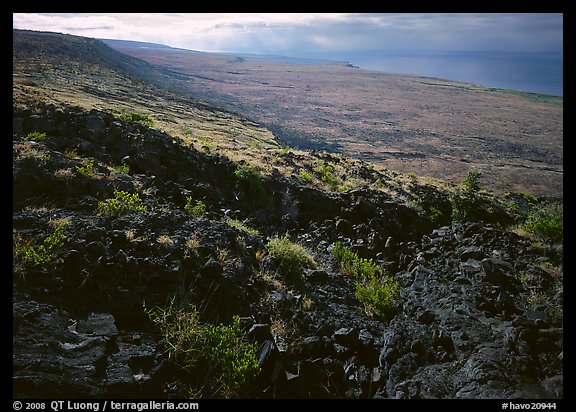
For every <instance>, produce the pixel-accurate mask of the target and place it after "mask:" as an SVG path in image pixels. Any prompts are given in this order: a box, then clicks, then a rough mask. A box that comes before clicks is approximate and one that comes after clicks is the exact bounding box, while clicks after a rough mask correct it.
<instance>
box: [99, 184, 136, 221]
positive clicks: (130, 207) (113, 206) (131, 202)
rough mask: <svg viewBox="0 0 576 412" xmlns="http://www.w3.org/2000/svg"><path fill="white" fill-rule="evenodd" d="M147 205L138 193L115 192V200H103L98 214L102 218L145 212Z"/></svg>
mask: <svg viewBox="0 0 576 412" xmlns="http://www.w3.org/2000/svg"><path fill="white" fill-rule="evenodd" d="M146 210H147V207H146V205H143V204H142V200H141V199H140V196H138V194H137V193H128V192H125V191H123V190H115V191H114V198H111V199H106V200H103V201H102V202H100V203H98V208H97V209H96V213H97V214H98V215H101V216H119V215H123V214H126V213H130V212H144V211H146Z"/></svg>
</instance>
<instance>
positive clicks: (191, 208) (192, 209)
mask: <svg viewBox="0 0 576 412" xmlns="http://www.w3.org/2000/svg"><path fill="white" fill-rule="evenodd" d="M184 210H185V211H187V212H188V213H190V214H191V215H192V216H194V217H198V218H199V217H203V216H204V215H205V214H206V205H205V204H204V202H202V201H201V200H197V201H194V199H193V198H192V196H187V197H186V205H185V206H184Z"/></svg>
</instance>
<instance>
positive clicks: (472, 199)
mask: <svg viewBox="0 0 576 412" xmlns="http://www.w3.org/2000/svg"><path fill="white" fill-rule="evenodd" d="M481 176H482V174H481V173H480V172H477V171H474V170H470V171H469V172H468V176H467V177H466V179H464V180H463V181H462V183H461V184H460V186H459V187H457V188H456V189H455V190H454V192H453V193H452V195H451V197H450V200H451V202H452V220H453V221H454V222H464V221H471V220H474V214H475V212H476V210H477V208H478V207H479V205H480V202H481V200H482V198H481V196H480V193H479V192H480V177H481Z"/></svg>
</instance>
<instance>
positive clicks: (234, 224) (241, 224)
mask: <svg viewBox="0 0 576 412" xmlns="http://www.w3.org/2000/svg"><path fill="white" fill-rule="evenodd" d="M225 222H226V224H227V225H228V226H230V227H233V228H235V229H238V230H241V231H242V232H246V233H248V234H249V235H252V236H258V235H259V234H260V232H259V231H258V229H254V228H251V227H250V226H248V225H246V224H244V222H241V221H240V220H238V219H232V218H229V217H227V218H226V220H225Z"/></svg>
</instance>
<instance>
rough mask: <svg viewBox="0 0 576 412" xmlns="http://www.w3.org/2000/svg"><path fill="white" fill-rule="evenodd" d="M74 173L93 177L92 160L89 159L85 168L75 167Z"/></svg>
mask: <svg viewBox="0 0 576 412" xmlns="http://www.w3.org/2000/svg"><path fill="white" fill-rule="evenodd" d="M76 173H77V174H78V175H80V176H84V177H92V176H94V159H90V161H89V162H88V163H86V165H85V166H76Z"/></svg>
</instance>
